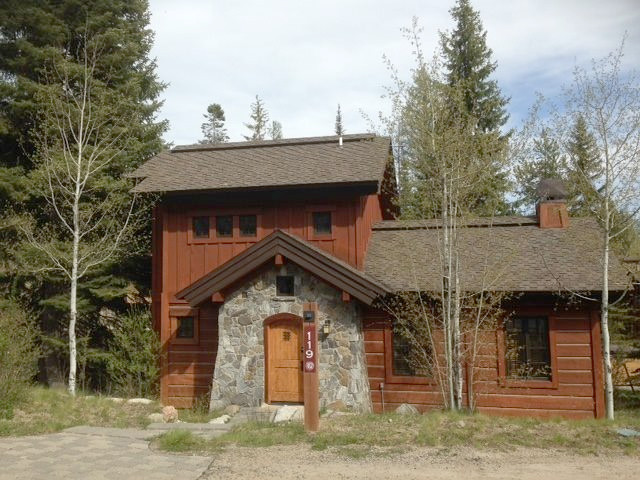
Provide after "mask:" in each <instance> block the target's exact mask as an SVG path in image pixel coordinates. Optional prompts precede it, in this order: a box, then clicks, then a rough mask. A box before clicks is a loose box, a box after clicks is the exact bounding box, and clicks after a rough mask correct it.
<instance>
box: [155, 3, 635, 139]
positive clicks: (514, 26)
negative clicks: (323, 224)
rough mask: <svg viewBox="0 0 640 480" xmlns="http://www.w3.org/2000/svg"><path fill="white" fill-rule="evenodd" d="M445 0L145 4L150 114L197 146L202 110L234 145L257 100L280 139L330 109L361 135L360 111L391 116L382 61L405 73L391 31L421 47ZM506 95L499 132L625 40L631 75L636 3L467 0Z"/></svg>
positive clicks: (405, 59) (432, 37)
mask: <svg viewBox="0 0 640 480" xmlns="http://www.w3.org/2000/svg"><path fill="white" fill-rule="evenodd" d="M452 5H453V0H448V1H438V0H395V1H386V0H367V1H364V0H339V1H333V0H323V1H318V0H315V1H311V0H295V1H293V0H292V1H288V0H269V1H264V0H260V1H256V0H242V1H222V0H180V1H176V0H150V7H151V28H152V29H153V30H154V31H155V43H154V47H153V50H152V56H153V57H155V58H156V61H157V66H158V68H157V73H158V76H159V77H160V79H161V80H162V81H164V82H166V83H168V86H167V88H166V90H165V91H164V93H163V98H164V105H163V107H162V109H161V110H160V114H159V118H161V119H164V118H166V119H168V120H169V124H170V127H169V130H168V131H167V133H166V134H165V136H164V138H165V140H166V141H168V142H173V143H174V144H175V145H181V144H189V143H195V142H197V141H198V140H199V139H201V138H202V132H201V128H200V127H201V124H202V122H203V121H204V118H203V114H204V113H205V112H206V108H207V106H208V105H209V104H211V103H219V104H221V105H222V107H223V109H224V111H225V115H226V120H227V121H226V126H227V130H228V133H229V135H230V137H231V140H232V141H241V140H243V138H242V135H243V134H247V133H248V131H247V129H246V127H245V126H244V123H246V122H248V121H249V115H250V105H251V103H252V102H253V101H254V100H255V96H256V95H259V96H260V98H261V99H262V100H263V101H264V103H265V106H266V109H267V111H268V112H269V117H270V119H271V120H278V121H279V122H281V123H282V125H283V133H284V137H285V138H292V137H305V136H319V135H333V133H334V123H335V116H336V109H337V105H338V104H340V105H341V109H342V113H343V124H344V127H345V129H346V133H361V132H366V131H369V130H370V128H369V122H368V121H367V120H366V118H365V116H364V115H363V113H364V114H366V115H368V116H370V117H372V118H376V117H377V116H378V112H388V111H389V106H390V104H389V100H388V99H386V98H384V93H385V87H388V86H391V85H392V79H391V75H390V72H389V70H388V68H387V66H386V65H385V63H384V61H383V55H384V56H386V57H387V58H389V60H390V61H391V63H392V64H393V65H394V67H395V68H396V69H397V70H398V71H399V73H400V76H401V77H404V78H408V77H409V72H410V69H411V67H412V65H413V56H412V48H411V45H410V44H409V43H408V41H407V40H406V39H405V38H404V37H403V35H402V32H401V29H402V28H403V27H409V26H410V25H411V20H412V18H413V17H414V16H416V17H417V18H418V20H419V23H420V26H421V27H422V28H423V32H422V39H421V41H422V49H423V51H424V52H425V53H428V54H429V55H430V54H431V52H434V51H435V48H436V47H437V44H438V40H439V33H438V32H440V31H446V30H450V29H451V28H452V27H453V21H452V19H451V17H450V14H449V12H448V10H449V9H450V8H451V6H452ZM472 5H473V6H474V8H475V9H476V10H478V11H479V12H480V16H481V19H482V22H483V25H484V28H485V29H486V30H487V44H488V46H489V47H490V48H491V49H492V50H493V59H494V60H495V61H497V63H498V68H497V69H496V71H495V73H494V78H495V79H496V80H497V81H498V84H499V86H500V88H501V89H502V91H503V93H504V94H505V95H506V96H508V97H510V99H511V100H510V103H509V106H508V111H509V113H510V120H509V124H508V127H516V126H517V125H518V124H519V123H520V122H521V121H522V119H523V118H524V117H525V116H526V113H527V110H528V109H529V108H530V107H531V105H532V104H533V102H534V100H535V94H536V92H541V93H543V94H544V95H545V96H547V97H549V98H552V99H553V98H557V97H558V96H559V95H561V92H562V88H563V86H567V85H568V84H569V83H570V81H571V75H572V72H573V70H574V68H575V67H576V66H583V67H588V66H589V63H590V61H591V60H592V59H593V58H601V57H604V56H605V55H607V54H608V53H609V52H611V51H612V50H615V49H616V48H618V47H619V46H620V43H621V41H622V39H623V36H624V35H625V32H626V35H627V38H626V44H625V60H624V67H625V68H627V69H631V68H633V69H638V70H640V0H607V1H602V0H595V1H593V0H511V1H509V2H504V1H496V0H472Z"/></svg>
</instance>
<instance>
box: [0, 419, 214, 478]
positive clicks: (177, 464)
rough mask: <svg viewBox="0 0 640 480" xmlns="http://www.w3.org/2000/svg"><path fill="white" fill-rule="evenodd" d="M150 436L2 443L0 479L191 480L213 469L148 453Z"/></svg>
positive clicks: (204, 462) (76, 435)
mask: <svg viewBox="0 0 640 480" xmlns="http://www.w3.org/2000/svg"><path fill="white" fill-rule="evenodd" d="M157 433H159V432H156V434H157ZM153 435H154V432H149V431H144V430H135V429H118V428H97V427H75V428H71V429H69V430H65V431H64V432H61V433H55V434H50V435H38V436H32V437H8V438H0V479H1V480H5V479H6V480H9V479H11V480H23V479H25V480H26V479H29V480H59V479H65V480H102V479H105V480H106V479H109V480H112V479H116V480H134V479H135V480H140V479H147V478H148V479H154V480H156V479H157V480H173V479H176V480H177V479H180V480H195V479H197V478H198V477H199V476H200V475H201V474H202V473H203V472H204V471H205V470H206V469H207V467H208V466H209V464H210V463H211V458H208V457H200V456H186V455H172V454H165V453H161V452H155V451H152V450H150V449H149V442H148V440H147V439H148V438H149V437H151V436H153Z"/></svg>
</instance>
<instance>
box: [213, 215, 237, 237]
mask: <svg viewBox="0 0 640 480" xmlns="http://www.w3.org/2000/svg"><path fill="white" fill-rule="evenodd" d="M216 236H218V237H232V236H233V217H232V216H231V215H218V216H217V217H216Z"/></svg>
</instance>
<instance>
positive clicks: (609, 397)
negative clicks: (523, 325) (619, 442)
mask: <svg viewBox="0 0 640 480" xmlns="http://www.w3.org/2000/svg"><path fill="white" fill-rule="evenodd" d="M605 157H606V154H605ZM609 166H610V164H609V159H608V157H606V158H605V183H604V189H605V192H604V224H605V231H604V245H603V252H602V301H601V304H600V321H601V328H602V353H603V357H604V359H603V360H604V384H605V400H606V401H605V405H606V410H607V419H609V420H613V417H614V412H613V410H614V409H613V369H612V367H611V339H610V335H609V250H610V236H609V233H610V230H611V212H610V211H609V188H610V185H609V181H610V179H609V174H610V172H609Z"/></svg>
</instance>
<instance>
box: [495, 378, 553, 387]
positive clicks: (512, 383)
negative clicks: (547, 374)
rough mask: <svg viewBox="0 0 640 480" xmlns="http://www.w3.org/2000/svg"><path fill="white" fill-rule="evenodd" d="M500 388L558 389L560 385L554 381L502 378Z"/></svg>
mask: <svg viewBox="0 0 640 480" xmlns="http://www.w3.org/2000/svg"><path fill="white" fill-rule="evenodd" d="M500 386H501V387H503V388H544V389H549V388H554V389H557V388H558V383H557V382H554V381H553V380H518V379H517V378H513V379H510V378H501V379H500Z"/></svg>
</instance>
